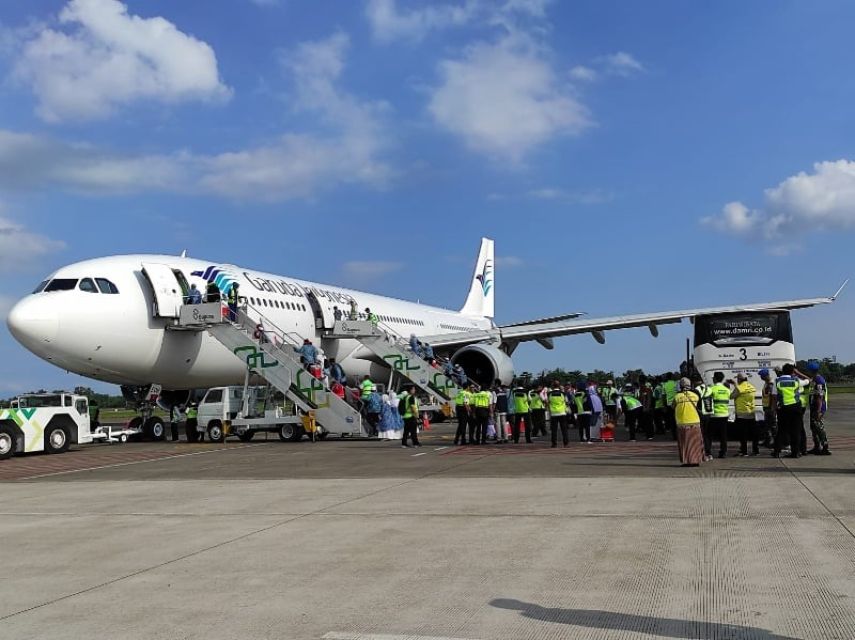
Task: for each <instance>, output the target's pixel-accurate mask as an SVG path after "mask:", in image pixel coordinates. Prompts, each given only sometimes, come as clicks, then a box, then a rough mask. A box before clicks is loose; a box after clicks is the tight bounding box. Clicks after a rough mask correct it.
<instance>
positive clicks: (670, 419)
mask: <svg viewBox="0 0 855 640" xmlns="http://www.w3.org/2000/svg"><path fill="white" fill-rule="evenodd" d="M662 390H663V391H664V392H665V408H666V411H665V423H666V424H667V426H668V429H669V430H670V431H671V438H672V439H673V440H676V439H677V419H676V417H675V416H674V398H675V397H676V396H677V391H678V389H677V381H676V380H674V374H673V373H671V372H670V371H669V372H667V373H666V374H665V381H664V382H663V383H662Z"/></svg>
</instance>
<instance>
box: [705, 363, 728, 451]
mask: <svg viewBox="0 0 855 640" xmlns="http://www.w3.org/2000/svg"><path fill="white" fill-rule="evenodd" d="M710 393H712V402H713V413H712V417H711V418H710V421H709V425H710V431H711V432H716V433H718V439H719V449H718V457H719V458H726V457H727V423H728V420H730V389H728V388H727V387H726V386H725V385H724V374H723V373H722V372H721V371H716V372H715V373H714V374H713V383H712V386H711V387H710Z"/></svg>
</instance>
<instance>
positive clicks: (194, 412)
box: [187, 407, 199, 420]
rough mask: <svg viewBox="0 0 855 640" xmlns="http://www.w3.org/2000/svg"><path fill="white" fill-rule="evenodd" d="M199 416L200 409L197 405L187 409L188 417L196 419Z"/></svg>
mask: <svg viewBox="0 0 855 640" xmlns="http://www.w3.org/2000/svg"><path fill="white" fill-rule="evenodd" d="M197 417H199V410H198V409H197V408H195V407H189V408H188V409H187V419H188V420H195V419H196V418H197Z"/></svg>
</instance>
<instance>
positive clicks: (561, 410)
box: [548, 380, 570, 449]
mask: <svg viewBox="0 0 855 640" xmlns="http://www.w3.org/2000/svg"><path fill="white" fill-rule="evenodd" d="M548 398H549V400H548V402H549V431H550V432H551V435H552V448H553V449H554V448H555V447H557V446H558V430H559V429H560V430H561V441H562V442H563V443H564V446H565V447H566V446H567V445H569V444H570V438H569V437H568V433H567V398H566V397H565V395H564V390H563V389H562V388H561V383H560V382H558V380H555V381H553V383H552V389H551V390H550V392H549V395H548Z"/></svg>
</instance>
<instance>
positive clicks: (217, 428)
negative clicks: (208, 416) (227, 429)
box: [208, 420, 226, 442]
mask: <svg viewBox="0 0 855 640" xmlns="http://www.w3.org/2000/svg"><path fill="white" fill-rule="evenodd" d="M225 439H226V434H225V433H223V425H222V424H220V421H219V420H212V421H211V423H210V424H209V425H208V440H210V441H211V442H223V441H224V440H225Z"/></svg>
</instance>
